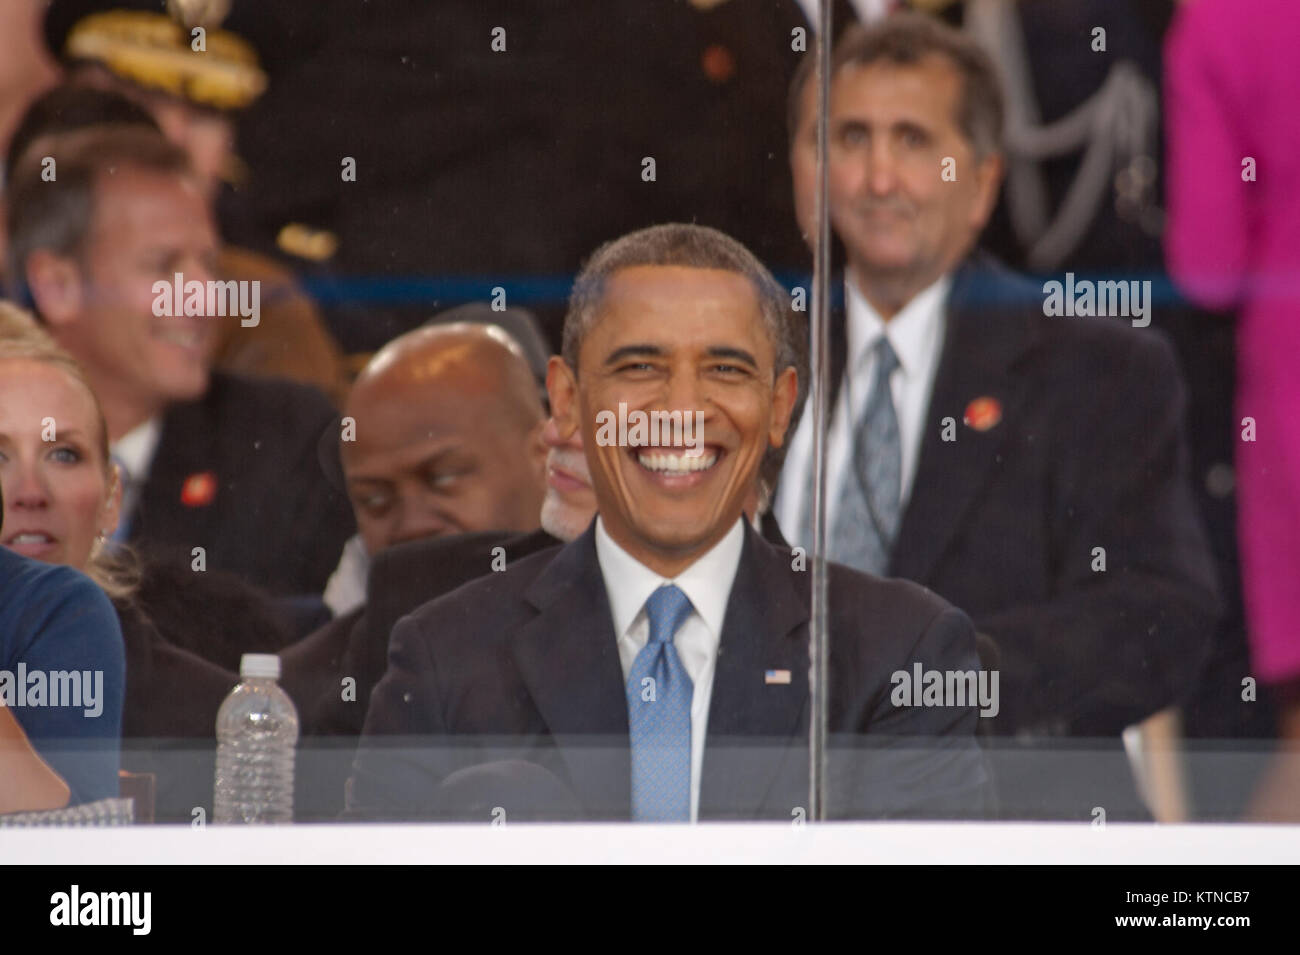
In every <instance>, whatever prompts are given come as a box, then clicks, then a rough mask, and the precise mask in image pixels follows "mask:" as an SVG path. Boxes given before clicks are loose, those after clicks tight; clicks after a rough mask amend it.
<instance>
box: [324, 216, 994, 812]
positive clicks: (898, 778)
mask: <svg viewBox="0 0 1300 955" xmlns="http://www.w3.org/2000/svg"><path fill="white" fill-rule="evenodd" d="M788 309H789V299H788V297H787V296H786V293H785V292H784V290H783V289H781V287H780V286H779V285H777V284H776V282H775V281H774V280H773V279H772V277H771V275H770V274H769V273H768V272H767V271H766V269H764V268H763V266H762V265H761V264H760V263H758V261H757V260H756V259H754V257H753V256H752V255H751V254H750V253H749V252H748V251H747V250H746V249H745V248H744V247H743V246H741V245H739V243H736V242H735V241H734V240H732V239H730V238H729V237H727V236H725V235H723V234H721V233H718V232H715V231H714V230H711V229H706V228H702V227H699V226H687V225H667V226H656V227H653V228H650V229H645V230H642V231H640V232H636V233H632V234H630V235H628V236H625V237H623V238H621V239H619V240H616V241H615V242H612V243H609V244H608V245H606V246H603V247H602V248H601V249H600V250H598V251H597V252H596V254H595V255H594V256H593V257H592V259H591V260H590V261H589V262H588V264H587V265H586V267H585V268H584V270H583V271H582V273H581V274H580V275H579V277H578V280H577V282H576V284H575V287H574V292H573V295H572V298H571V301H570V307H569V314H568V317H567V319H566V323H565V335H564V352H563V357H559V358H554V359H552V374H551V375H550V378H549V390H550V396H551V402H552V408H553V410H554V412H555V417H556V421H557V424H558V425H559V427H560V429H561V432H563V433H566V434H572V433H574V432H575V431H577V430H581V432H582V434H583V445H584V448H585V450H586V455H587V460H588V462H589V464H590V471H591V477H592V485H593V488H594V490H595V493H596V499H597V504H598V510H599V516H598V517H597V519H596V520H595V521H594V522H593V523H592V524H591V526H590V527H589V528H588V529H587V531H586V532H585V533H584V534H583V535H582V536H581V537H579V538H578V539H577V540H575V541H573V542H572V543H570V544H568V545H566V546H564V547H562V548H558V549H550V550H546V551H543V552H540V553H537V554H534V555H532V556H530V557H527V558H525V559H523V560H520V561H518V562H516V563H514V564H513V566H511V567H509V568H507V569H506V570H504V571H503V572H501V573H495V574H490V575H488V576H487V577H484V578H481V579H479V580H477V581H474V582H473V583H471V584H468V585H466V586H465V587H462V588H461V589H459V590H457V591H455V592H454V593H452V594H450V595H448V596H446V597H443V598H440V599H438V600H436V601H433V602H432V603H429V604H426V605H425V606H423V607H421V608H420V609H419V610H418V611H416V612H415V613H414V614H412V615H410V616H408V617H406V618H404V619H403V620H402V621H401V622H400V623H399V624H398V626H397V627H396V629H395V630H394V632H393V637H392V642H391V645H390V651H389V667H388V672H387V673H386V674H385V676H384V678H383V679H382V680H381V681H380V683H379V685H378V686H377V687H376V689H375V693H374V697H373V698H372V702H371V707H370V712H369V714H368V716H367V720H366V727H365V733H364V735H363V738H362V743H361V747H360V749H359V752H358V756H357V761H356V767H355V771H354V775H353V778H352V780H351V782H350V793H349V807H350V810H351V812H352V814H354V815H358V816H383V817H389V818H420V817H434V818H438V817H444V818H446V817H461V818H466V817H468V818H475V817H477V818H482V819H484V820H485V821H486V820H487V819H488V818H490V817H489V815H488V811H487V810H485V809H482V807H484V806H492V803H493V800H492V799H486V800H485V799H484V798H483V797H482V793H483V791H484V790H483V786H487V787H488V788H489V789H491V787H492V786H496V787H497V789H496V791H495V797H497V798H499V802H497V803H496V806H499V807H500V808H501V809H503V810H504V811H505V813H506V815H507V817H514V818H518V817H519V816H520V815H523V816H524V817H528V816H529V815H543V816H546V815H549V816H552V817H553V816H556V815H559V816H567V817H571V818H572V817H577V818H585V819H634V820H661V821H687V820H695V819H719V818H770V819H783V820H786V821H789V820H790V819H792V818H799V815H800V813H801V812H806V807H807V797H808V776H807V769H808V753H807V737H808V713H807V710H808V688H807V673H808V639H807V638H808V619H809V596H808V594H809V588H808V574H807V573H805V572H804V571H803V570H802V569H800V568H801V567H802V563H801V561H800V560H798V559H797V558H796V557H795V556H794V555H792V554H791V552H790V551H789V550H788V549H783V548H778V547H776V546H774V545H772V544H769V543H767V542H766V541H764V540H763V539H762V538H761V537H760V536H759V535H758V534H757V533H756V532H755V531H754V530H753V529H752V527H750V525H749V524H748V522H747V521H745V520H744V519H743V516H742V511H743V507H744V504H745V501H746V499H747V498H749V497H750V496H751V494H752V489H753V487H754V485H755V478H756V475H757V473H758V470H759V467H760V464H761V462H762V460H763V458H764V455H765V454H766V452H767V450H768V448H769V447H772V446H776V445H780V444H781V443H782V442H783V441H784V436H785V431H786V427H787V425H788V423H789V419H790V416H791V412H792V409H793V406H794V404H795V402H796V391H797V387H796V386H797V374H796V371H795V366H796V358H795V355H796V347H797V346H796V343H795V342H794V340H793V339H792V335H791V328H792V325H791V323H789V322H788V321H787V320H786V319H785V317H784V315H785V312H786V311H787V310H788ZM628 409H631V411H630V413H629V412H628ZM665 411H666V412H673V411H676V412H682V417H683V420H686V417H687V415H691V416H695V417H694V422H695V425H696V426H697V428H698V429H699V430H696V431H694V432H693V436H692V435H691V434H686V433H685V430H684V429H683V435H684V437H683V436H682V435H675V434H674V435H670V436H669V437H668V439H667V440H663V441H661V442H660V446H659V447H653V446H648V442H647V440H646V439H639V438H636V437H632V436H631V435H633V433H634V427H630V428H629V432H628V433H629V438H628V439H627V440H626V441H623V440H617V439H615V440H611V435H610V432H609V431H608V430H604V431H602V424H603V423H605V422H607V421H608V420H609V418H610V416H612V415H618V416H620V418H622V416H624V415H627V420H628V421H629V423H632V424H633V425H634V419H635V416H636V415H637V414H638V413H649V412H665ZM660 437H661V438H662V437H663V436H662V434H661V435H660ZM692 437H693V438H694V440H692ZM649 440H650V441H653V438H650V439H649ZM831 595H832V596H831V604H830V608H829V618H830V625H831V633H832V645H831V646H832V648H831V660H830V673H831V684H830V687H829V696H830V704H831V708H830V712H831V716H830V732H831V743H832V748H833V750H834V756H835V758H834V759H833V760H832V761H831V763H830V769H831V786H830V798H829V800H828V802H829V811H830V814H831V815H833V816H842V817H859V818H864V817H879V816H889V815H911V814H916V815H957V816H960V815H974V814H978V813H980V812H981V811H982V810H983V808H984V797H985V784H986V777H985V774H984V769H983V763H982V756H981V754H980V752H979V749H978V745H977V744H976V742H975V739H974V727H975V722H976V717H975V712H974V709H973V708H972V707H971V706H968V705H959V706H941V707H935V708H913V707H907V706H897V705H895V704H894V702H893V701H892V700H891V692H890V690H891V674H893V673H897V672H898V671H900V670H903V671H910V670H911V668H912V666H913V664H914V663H920V664H922V665H923V666H924V667H927V668H930V669H938V670H945V669H946V670H962V671H973V670H975V669H977V668H978V662H977V660H976V654H975V643H974V634H973V630H972V628H971V626H970V623H969V621H968V620H967V619H966V618H965V617H964V616H963V615H962V614H961V613H960V612H959V611H956V610H954V609H953V608H951V607H949V606H948V605H947V604H945V603H944V602H943V601H942V600H939V599H938V598H936V597H935V596H934V595H933V594H930V593H927V592H926V591H924V590H923V589H921V588H919V587H916V586H914V585H912V584H908V583H904V582H899V581H892V582H890V581H882V580H878V579H876V578H872V577H869V576H866V575H863V574H859V573H856V572H854V571H850V570H847V569H845V568H840V567H832V568H831ZM521 760H522V761H526V763H527V764H528V765H527V766H522V767H521V764H520V762H519V761H521ZM538 768H540V769H541V770H544V771H545V773H544V774H542V776H541V777H540V780H539V777H538ZM476 772H477V773H481V778H480V780H479V782H480V783H481V784H482V785H480V786H478V787H477V788H476V787H474V786H472V785H466V784H465V779H466V775H467V774H474V773H476ZM453 776H454V779H450V780H449V777H453ZM440 785H441V787H442V788H441V789H440V788H439V787H440ZM467 789H474V790H475V791H476V792H478V794H479V799H478V800H477V801H475V802H473V805H474V806H475V807H479V809H480V811H481V812H482V814H481V815H477V816H476V813H475V812H474V811H470V807H469V806H468V805H467V803H466V801H465V799H464V793H465V791H466V790H467ZM556 789H559V790H560V791H563V792H566V793H568V794H569V795H570V796H571V799H570V800H569V801H568V802H567V803H566V805H567V809H566V810H565V811H560V810H558V809H556V804H557V800H556V799H555V798H554V793H555V790H556ZM543 804H544V805H545V807H546V810H547V811H541V809H540V808H539V807H541V806H542V805H543ZM512 814H513V816H512Z"/></svg>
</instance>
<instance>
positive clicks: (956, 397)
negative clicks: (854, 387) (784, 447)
mask: <svg viewBox="0 0 1300 955" xmlns="http://www.w3.org/2000/svg"><path fill="white" fill-rule="evenodd" d="M1042 303H1043V293H1042V288H1041V285H1037V284H1034V283H1031V282H1029V281H1027V280H1026V279H1024V278H1023V277H1020V276H1017V275H1015V274H1014V273H1011V272H1009V271H1008V270H1006V269H1005V268H1003V267H1002V266H1001V265H999V264H998V263H997V262H995V261H994V260H993V259H992V258H991V257H988V256H986V255H983V254H978V253H977V254H975V255H974V256H972V257H971V259H970V260H968V261H967V262H966V263H965V264H964V265H963V266H962V267H961V268H959V269H958V271H957V272H956V274H955V275H954V278H953V285H952V289H951V293H950V295H949V301H948V311H947V331H946V337H945V340H944V346H943V352H942V354H941V356H940V360H939V367H938V370H937V372H936V375H935V381H934V387H933V391H932V393H931V396H930V404H929V409H928V411H927V413H926V417H925V424H924V429H925V430H924V433H923V436H922V438H921V450H920V458H919V461H918V464H917V470H916V475H915V477H914V479H913V484H912V488H911V495H910V498H909V500H908V504H907V508H906V510H905V512H904V514H903V518H902V523H901V525H900V527H899V532H898V538H897V540H896V542H895V545H894V550H893V553H892V556H891V562H890V566H889V574H890V576H896V577H903V578H906V579H908V580H914V581H916V582H918V583H920V584H923V585H925V586H926V587H928V588H930V589H931V590H933V591H934V592H935V593H937V594H939V595H940V596H942V597H943V598H944V599H946V600H948V601H951V602H952V603H953V605H955V606H957V607H960V608H961V609H962V610H964V611H965V612H966V613H968V614H969V615H970V617H971V619H972V620H973V621H974V623H975V626H976V628H977V629H978V630H979V631H980V633H981V634H984V635H987V636H988V637H990V638H991V639H992V641H993V643H994V644H996V649H997V657H998V661H997V664H996V668H997V669H998V671H999V690H1000V712H999V714H998V715H997V717H996V718H993V719H990V720H981V730H983V731H985V732H986V733H988V734H989V735H990V736H996V737H1001V738H999V739H990V740H989V741H988V744H989V750H990V757H991V763H992V766H993V768H994V774H995V776H996V777H997V784H998V796H999V803H1000V806H999V811H1000V812H1001V813H1002V814H1003V815H1004V816H1007V817H1014V818H1071V819H1089V818H1091V814H1092V812H1093V810H1094V809H1095V808H1096V807H1098V806H1100V807H1102V808H1104V809H1105V810H1106V812H1107V814H1108V817H1109V818H1111V819H1132V818H1137V819H1142V818H1147V815H1146V810H1145V808H1144V806H1143V805H1142V803H1141V802H1140V800H1139V799H1138V797H1137V793H1136V790H1135V789H1134V786H1133V781H1132V774H1131V771H1130V769H1129V766H1128V763H1127V759H1126V757H1125V755H1124V752H1123V750H1122V748H1121V747H1120V745H1119V733H1120V732H1121V731H1122V730H1123V728H1124V727H1126V726H1128V725H1130V724H1133V723H1137V722H1139V721H1141V720H1142V719H1144V718H1145V717H1147V716H1149V715H1150V714H1152V713H1154V712H1156V711H1157V710H1159V709H1161V708H1163V707H1165V706H1168V705H1170V704H1172V703H1176V702H1178V701H1179V700H1180V699H1181V697H1182V695H1183V694H1184V693H1186V692H1187V689H1188V688H1189V687H1190V686H1191V685H1192V683H1193V681H1194V678H1195V675H1196V673H1197V670H1198V667H1199V665H1200V662H1201V660H1202V659H1203V657H1204V655H1205V652H1206V649H1207V647H1208V643H1209V639H1210V635H1211V633H1212V631H1213V627H1214V623H1215V615H1216V612H1217V606H1218V605H1217V595H1216V582H1215V573H1214V569H1213V562H1212V557H1211V554H1210V551H1209V547H1208V544H1207V541H1206V538H1205V534H1204V531H1203V529H1202V524H1201V519H1200V516H1199V513H1198V511H1197V508H1196V506H1195V503H1194V499H1193V496H1192V492H1191V487H1190V484H1189V480H1188V451H1187V443H1186V437H1185V435H1184V414H1185V404H1186V398H1185V390H1184V387H1183V383H1182V379H1181V375H1180V371H1179V367H1178V363H1177V361H1176V359H1175V357H1174V353H1173V351H1172V349H1171V348H1170V347H1169V345H1168V343H1167V342H1166V340H1165V338H1164V336H1163V334H1162V333H1161V332H1159V331H1157V330H1156V328H1155V327H1154V324H1155V323H1158V320H1159V312H1157V313H1156V318H1155V321H1154V323H1153V326H1152V327H1148V328H1141V329H1137V328H1133V327H1131V325H1130V323H1129V321H1128V320H1127V319H1119V318H1049V317H1047V316H1045V315H1044V314H1043V307H1042ZM830 332H831V335H832V343H831V366H832V367H831V374H832V381H833V382H835V383H836V385H837V386H838V383H839V382H840V380H841V378H842V376H843V368H844V363H845V353H846V347H845V343H844V337H845V331H844V317H843V313H842V312H839V313H837V314H836V315H835V316H834V317H833V320H832V323H831V329H830ZM981 397H988V398H993V399H995V400H996V401H997V402H998V404H999V405H1000V411H1001V420H1000V421H999V422H997V423H996V424H994V425H993V426H992V427H989V428H987V430H982V431H981V430H979V429H978V428H976V427H973V426H971V425H968V424H966V423H965V422H964V418H965V413H966V409H967V407H968V406H969V404H970V402H971V401H972V400H974V399H976V398H981ZM949 418H951V419H952V422H953V424H954V425H955V429H956V440H955V441H944V440H943V431H944V424H945V419H949ZM1098 547H1100V548H1104V550H1105V570H1104V571H1102V570H1094V569H1093V566H1094V562H1095V561H1097V559H1098V558H1097V557H1096V556H1095V555H1094V548H1098ZM1097 566H1098V567H1100V566H1101V564H1100V563H1098V564H1097Z"/></svg>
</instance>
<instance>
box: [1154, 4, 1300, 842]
mask: <svg viewBox="0 0 1300 955" xmlns="http://www.w3.org/2000/svg"><path fill="white" fill-rule="evenodd" d="M1297 46H1300V7H1298V6H1297V5H1296V4H1294V3H1289V2H1286V0H1258V2H1256V3H1252V4H1248V5H1246V6H1243V5H1241V4H1237V3H1231V2H1224V0H1189V2H1187V3H1186V4H1184V6H1183V8H1182V9H1181V10H1180V11H1179V14H1178V18H1177V20H1176V21H1175V23H1174V25H1173V28H1172V30H1171V32H1170V34H1169V37H1168V41H1167V49H1166V59H1165V68H1166V75H1167V92H1168V103H1169V106H1168V108H1169V122H1168V126H1167V135H1168V150H1169V196H1168V205H1169V227H1168V231H1167V233H1166V246H1165V248H1166V253H1167V257H1168V263H1169V270H1170V273H1171V274H1172V275H1173V277H1174V279H1175V281H1177V283H1178V284H1179V287H1180V288H1181V289H1182V290H1183V291H1184V292H1185V293H1186V294H1187V295H1188V296H1189V297H1190V298H1192V299H1194V300H1195V301H1197V302H1199V303H1200V304H1202V305H1204V306H1206V307H1208V308H1213V309H1220V310H1225V311H1227V310H1231V311H1233V312H1234V313H1235V316H1236V342H1237V361H1236V372H1237V377H1236V383H1237V384H1236V399H1235V405H1234V406H1235V409H1236V414H1235V416H1234V418H1235V420H1234V421H1233V422H1231V424H1230V425H1229V427H1228V428H1227V429H1225V431H1226V433H1227V434H1228V435H1230V436H1231V438H1232V439H1233V440H1234V443H1235V448H1236V464H1237V468H1236V479H1237V485H1238V488H1239V490H1238V499H1239V501H1240V530H1239V539H1240V544H1241V573H1242V581H1243V584H1244V592H1245V598H1246V610H1247V621H1248V624H1249V626H1248V631H1247V632H1248V635H1249V638H1250V644H1251V650H1252V658H1253V659H1252V664H1253V665H1252V668H1251V672H1252V673H1253V674H1254V676H1255V677H1256V678H1258V680H1259V681H1260V683H1261V684H1263V686H1262V687H1261V689H1263V690H1264V692H1265V693H1266V694H1269V695H1271V697H1272V699H1273V700H1274V701H1275V702H1276V704H1277V706H1278V731H1279V734H1280V736H1281V737H1282V740H1283V744H1284V747H1283V751H1282V753H1281V754H1280V757H1279V759H1278V760H1277V763H1276V765H1275V766H1274V768H1273V769H1272V771H1271V772H1270V773H1269V774H1268V775H1267V776H1266V777H1265V779H1264V780H1263V783H1262V786H1261V789H1260V791H1259V794H1258V797H1257V799H1256V801H1255V803H1254V805H1253V807H1252V809H1251V813H1252V816H1253V817H1254V818H1256V819H1266V820H1272V821H1296V820H1297V819H1300V637H1297V635H1296V629H1295V621H1296V620H1297V618H1300V590H1298V589H1297V587H1296V577H1297V574H1300V507H1298V506H1297V505H1298V504H1300V424H1297V419H1296V412H1297V409H1300V377H1297V375H1296V367H1295V355H1296V354H1297V352H1298V351H1300V205H1298V203H1297V199H1296V194H1295V188H1294V187H1295V182H1296V180H1297V177H1300V122H1297V120H1296V103H1297V102H1298V101H1300V71H1297V69H1296V65H1295V50H1296V48H1297ZM1224 676H1225V683H1226V684H1227V685H1228V688H1229V692H1231V693H1233V694H1234V696H1237V697H1239V698H1240V700H1244V701H1245V702H1246V705H1247V706H1249V707H1251V708H1254V706H1253V704H1254V701H1255V697H1254V695H1253V694H1247V693H1246V692H1245V691H1244V690H1243V688H1242V685H1243V680H1244V679H1245V678H1246V677H1247V674H1246V673H1245V672H1243V671H1242V669H1241V668H1238V669H1236V670H1234V671H1229V672H1227V673H1225V674H1224ZM1247 696H1249V699H1248V700H1247V699H1246V697H1247Z"/></svg>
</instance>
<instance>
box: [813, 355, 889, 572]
mask: <svg viewBox="0 0 1300 955" xmlns="http://www.w3.org/2000/svg"><path fill="white" fill-rule="evenodd" d="M875 352H876V367H875V372H874V374H873V375H872V377H871V392H870V393H869V394H868V395H867V405H866V408H865V409H864V410H863V414H862V417H861V418H860V419H859V420H858V422H857V427H856V428H854V433H853V445H852V457H851V459H850V461H849V467H848V469H847V471H846V473H845V475H844V483H843V485H842V488H841V492H840V499H839V509H838V511H837V513H836V515H835V526H834V527H833V528H828V533H827V537H828V539H829V544H828V546H827V556H828V557H829V558H830V559H831V560H834V561H837V562H839V563H841V564H847V565H848V566H850V567H856V568H857V569H858V570H865V571H866V572H867V573H871V574H883V573H885V570H886V568H888V566H889V555H890V552H891V551H892V550H893V546H894V538H895V537H896V536H897V534H898V523H899V517H900V515H901V509H900V507H899V501H900V497H901V490H902V488H901V483H902V481H901V478H902V458H903V454H902V442H901V440H900V437H899V433H898V415H897V414H896V413H895V412H894V398H893V395H892V394H891V392H890V390H889V376H890V375H891V374H893V372H894V369H896V368H897V367H898V356H897V355H895V354H894V349H893V348H891V347H890V344H889V339H887V338H885V337H884V336H883V335H882V336H881V337H880V340H879V341H878V342H877V343H876V345H875Z"/></svg>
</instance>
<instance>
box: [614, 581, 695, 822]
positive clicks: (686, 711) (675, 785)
mask: <svg viewBox="0 0 1300 955" xmlns="http://www.w3.org/2000/svg"><path fill="white" fill-rule="evenodd" d="M645 609H646V614H647V615H648V616H649V618H650V639H649V640H648V641H647V642H646V645H645V646H644V647H642V648H641V652H640V653H638V654H637V655H636V659H635V660H633V661H632V669H631V671H630V672H629V673H628V677H627V717H628V728H629V731H630V735H631V744H632V818H633V819H634V820H637V821H643V820H644V821H647V822H689V821H690V819H691V697H692V695H693V693H694V686H693V685H692V683H691V678H690V677H689V676H688V675H687V673H686V667H684V666H682V660H681V657H679V656H678V655H677V648H676V647H675V646H673V634H675V633H676V632H677V628H678V627H680V626H681V625H682V623H683V622H684V621H685V620H686V618H687V617H689V616H690V615H691V610H692V607H691V601H690V599H689V598H688V597H687V596H686V594H684V593H682V591H681V590H679V589H678V588H677V587H675V586H673V585H672V584H667V585H665V586H663V587H660V588H659V589H658V590H656V591H655V592H654V593H653V594H651V595H650V597H649V599H648V600H646V602H645Z"/></svg>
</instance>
